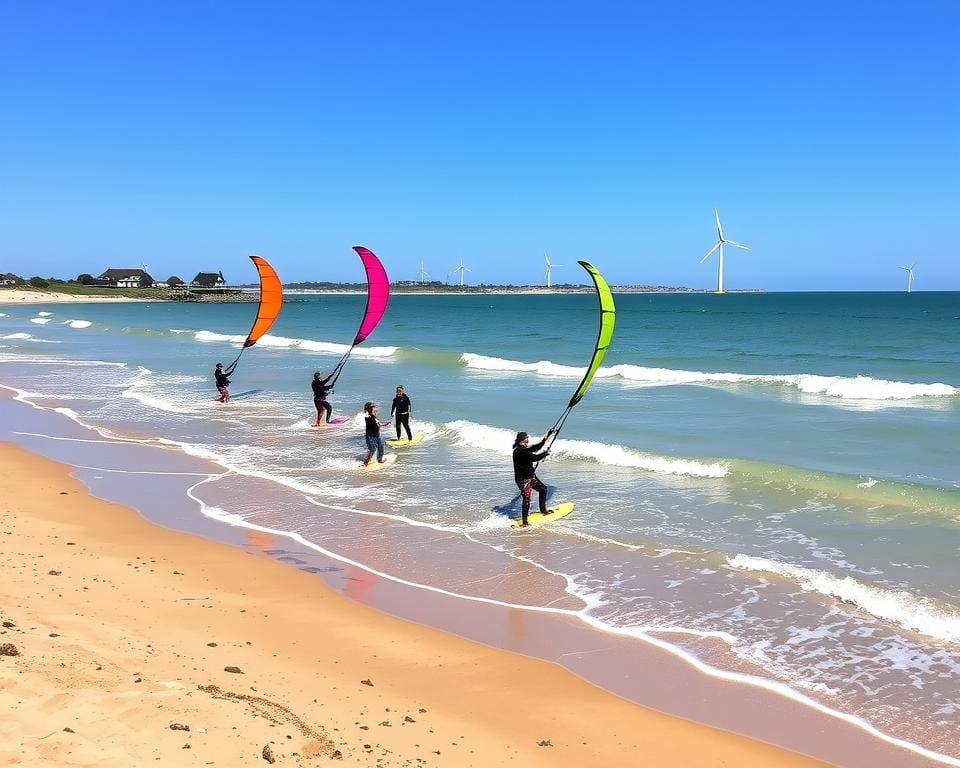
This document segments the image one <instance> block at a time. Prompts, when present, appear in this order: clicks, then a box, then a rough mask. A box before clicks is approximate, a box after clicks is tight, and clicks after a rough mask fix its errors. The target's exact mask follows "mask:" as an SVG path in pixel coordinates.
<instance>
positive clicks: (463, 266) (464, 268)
mask: <svg viewBox="0 0 960 768" xmlns="http://www.w3.org/2000/svg"><path fill="white" fill-rule="evenodd" d="M453 271H454V272H459V273H460V285H461V286H462V285H463V273H464V272H472V271H473V270H471V269H470V267H468V266H467V265H466V264H464V263H463V258H462V257H461V258H460V266H459V267H457V268H456V269H455V270H453Z"/></svg>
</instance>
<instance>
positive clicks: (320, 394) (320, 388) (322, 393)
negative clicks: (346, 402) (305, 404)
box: [310, 373, 333, 424]
mask: <svg viewBox="0 0 960 768" xmlns="http://www.w3.org/2000/svg"><path fill="white" fill-rule="evenodd" d="M332 376H333V374H332V373H331V374H330V376H327V378H325V379H314V380H313V381H311V382H310V386H311V387H312V388H313V404H314V405H315V406H316V407H317V424H319V423H320V421H321V419H322V420H324V421H325V422H326V423H327V424H329V423H330V416H331V414H332V413H333V406H332V405H330V403H328V402H327V395H328V394H330V393H331V392H333V385H332V384H328V383H327V382H328V381H330V379H331V377H332ZM324 412H326V417H324Z"/></svg>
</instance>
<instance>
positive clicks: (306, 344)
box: [171, 329, 397, 357]
mask: <svg viewBox="0 0 960 768" xmlns="http://www.w3.org/2000/svg"><path fill="white" fill-rule="evenodd" d="M171 332H173V333H183V331H181V330H178V329H171ZM193 337H194V338H195V339H196V340H197V341H221V342H223V341H226V342H229V343H231V344H243V342H244V341H246V339H247V337H246V336H241V335H236V334H226V333H214V332H213V331H197V332H196V333H195V334H194V335H193ZM257 346H258V347H274V348H279V349H302V350H303V351H305V352H321V353H328V354H332V355H342V354H343V353H344V352H346V351H347V350H348V349H350V345H348V344H335V343H333V342H330V341H314V340H313V339H289V338H287V337H285V336H271V335H270V334H269V333H268V334H266V335H264V336H262V337H260V339H259V340H258V341H257ZM396 351H397V348H396V347H356V348H355V349H354V350H353V354H354V355H356V356H357V357H392V356H393V355H394V354H395V353H396Z"/></svg>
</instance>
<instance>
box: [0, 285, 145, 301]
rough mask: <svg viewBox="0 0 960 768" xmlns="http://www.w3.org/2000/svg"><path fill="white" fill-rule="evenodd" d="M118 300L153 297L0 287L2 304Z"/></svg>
mask: <svg viewBox="0 0 960 768" xmlns="http://www.w3.org/2000/svg"><path fill="white" fill-rule="evenodd" d="M118 301H119V302H129V301H151V299H132V298H130V297H129V296H89V295H86V294H76V293H56V292H54V291H39V290H37V291H22V290H19V289H12V288H6V289H4V288H0V304H112V303H115V302H118ZM153 301H158V299H153Z"/></svg>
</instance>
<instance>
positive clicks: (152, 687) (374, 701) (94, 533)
mask: <svg viewBox="0 0 960 768" xmlns="http://www.w3.org/2000/svg"><path fill="white" fill-rule="evenodd" d="M0 462H2V465H3V467H4V470H5V471H4V472H3V473H2V474H0V495H2V497H3V499H4V502H3V503H2V505H0V558H2V560H0V561H2V563H3V573H4V579H3V580H2V582H0V583H2V586H0V595H2V600H0V614H2V615H0V619H2V621H3V622H4V623H5V624H4V626H3V627H2V628H0V632H2V633H3V634H0V645H2V644H4V643H10V644H12V645H13V646H15V648H16V651H17V653H18V655H16V656H8V655H0V681H2V682H0V711H3V712H4V713H5V717H4V718H0V761H2V762H3V763H4V764H8V765H17V764H20V765H63V766H72V765H90V764H96V765H98V766H128V765H135V764H146V763H147V762H148V761H149V763H151V764H155V763H159V764H161V765H164V766H167V765H173V766H176V765H224V766H243V765H263V764H265V762H264V761H265V758H264V756H263V754H264V748H265V747H269V748H270V752H271V753H272V756H273V758H274V759H275V760H276V762H277V764H278V765H298V766H299V765H319V764H325V763H326V762H327V761H328V760H331V759H332V760H338V759H341V760H343V761H344V763H345V764H348V765H379V766H394V765H396V766H406V765H409V766H422V765H436V766H461V765H462V766H500V765H504V766H505V765H514V766H528V765H530V766H536V765H542V766H548V765H549V766H565V765H571V766H573V765H577V766H583V765H613V766H620V765H622V766H628V765H629V766H633V765H638V764H647V765H657V766H692V765H697V766H720V765H737V766H748V767H749V766H761V765H763V766H773V765H776V766H814V765H824V764H823V763H819V762H817V761H814V760H811V759H809V758H805V757H802V756H800V755H797V754H795V753H791V752H788V751H785V750H782V749H779V748H776V747H773V746H770V745H767V744H764V743H761V742H758V741H753V740H751V739H748V738H745V737H741V736H737V735H734V734H730V733H727V732H724V731H721V730H718V729H713V728H709V727H707V726H702V725H697V724H694V723H690V722H687V721H684V720H682V719H679V718H675V717H670V716H667V715H663V714H660V713H657V712H654V711H652V710H648V709H646V708H644V707H641V706H638V705H635V704H632V703H629V702H627V701H625V700H623V699H620V698H618V697H616V696H614V695H612V694H609V693H607V692H605V691H603V690H601V689H599V688H596V687H595V686H593V685H590V684H589V683H586V682H584V681H582V680H580V679H578V678H577V677H575V676H574V675H572V674H570V673H569V672H567V671H565V670H563V669H562V668H560V667H559V666H557V665H555V664H550V663H547V662H542V661H537V660H534V659H530V658H527V657H524V656H521V655H518V654H513V653H509V652H507V651H502V650H498V649H495V648H491V647H489V646H485V645H482V644H479V643H475V642H471V641H469V640H464V639H462V638H459V637H455V636H452V635H448V634H446V633H444V632H441V631H438V630H434V629H430V628H428V627H424V626H421V625H418V624H415V623H411V622H407V621H404V620H402V619H397V618H394V617H390V616H387V615H384V614H382V613H380V612H378V611H376V610H373V609H371V608H367V607H364V606H361V605H358V604H357V603H355V602H352V601H350V600H348V599H346V598H344V597H342V596H340V595H338V594H336V593H335V592H334V591H333V590H331V589H329V588H328V587H326V586H325V585H324V584H323V583H322V581H321V580H320V579H318V578H316V577H315V576H313V575H311V574H308V573H304V572H302V571H298V570H296V569H294V568H290V567H289V566H286V565H283V564H281V563H277V562H275V561H273V560H271V559H269V558H265V557H261V556H257V555H254V554H250V553H248V552H244V551H243V550H240V549H238V548H235V547H231V546H229V545H226V544H219V543H216V542H211V541H208V540H205V539H201V538H199V537H195V536H191V535H188V534H183V533H178V532H174V531H170V530H167V529H165V528H161V527H159V526H155V525H153V524H151V523H149V522H147V521H145V520H144V519H143V518H141V517H140V516H139V515H138V514H137V513H136V512H134V511H133V510H131V509H128V508H126V507H122V506H119V505H116V504H112V503H109V502H105V501H101V500H99V499H95V498H93V497H92V496H90V495H89V494H88V492H87V491H86V488H85V487H84V486H83V485H82V484H81V483H80V482H79V481H77V480H74V479H73V478H71V477H70V476H69V474H68V468H67V467H66V466H64V465H61V464H57V463H54V462H52V461H50V460H48V459H44V458H41V457H39V456H36V455H34V454H30V453H28V452H26V451H24V450H23V449H20V448H17V447H14V446H12V445H10V444H0ZM8 625H9V626H8ZM228 669H234V670H239V671H228ZM175 724H176V725H182V726H187V727H189V730H183V729H180V728H171V726H172V725H175Z"/></svg>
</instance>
